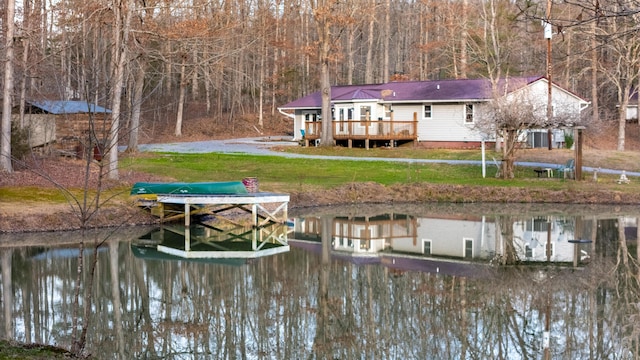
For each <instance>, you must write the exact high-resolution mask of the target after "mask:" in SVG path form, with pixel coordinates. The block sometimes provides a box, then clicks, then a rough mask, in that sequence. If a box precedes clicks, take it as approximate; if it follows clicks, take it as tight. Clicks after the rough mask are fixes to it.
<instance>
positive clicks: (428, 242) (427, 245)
mask: <svg viewBox="0 0 640 360" xmlns="http://www.w3.org/2000/svg"><path fill="white" fill-rule="evenodd" d="M422 244H423V246H424V250H423V251H422V253H423V254H425V255H431V240H422Z"/></svg>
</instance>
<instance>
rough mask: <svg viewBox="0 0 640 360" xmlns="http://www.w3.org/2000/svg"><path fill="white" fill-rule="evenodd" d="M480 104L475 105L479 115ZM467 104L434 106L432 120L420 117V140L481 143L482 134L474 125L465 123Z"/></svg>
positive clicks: (475, 110)
mask: <svg viewBox="0 0 640 360" xmlns="http://www.w3.org/2000/svg"><path fill="white" fill-rule="evenodd" d="M479 106H481V105H479V104H474V112H475V113H476V114H477V112H478V107H479ZM464 109H465V104H463V103H460V104H432V105H431V118H430V119H423V118H422V112H420V113H419V116H418V139H419V140H420V141H480V140H482V138H481V136H480V134H479V133H478V132H477V131H475V130H474V126H473V124H465V123H464V115H465V113H464Z"/></svg>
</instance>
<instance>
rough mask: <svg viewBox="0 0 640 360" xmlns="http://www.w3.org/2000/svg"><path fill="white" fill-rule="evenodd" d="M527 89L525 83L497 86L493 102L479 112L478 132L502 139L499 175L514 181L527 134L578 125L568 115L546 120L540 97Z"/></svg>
mask: <svg viewBox="0 0 640 360" xmlns="http://www.w3.org/2000/svg"><path fill="white" fill-rule="evenodd" d="M525 85H526V84H525V83H524V82H523V81H518V80H515V79H514V80H510V79H508V78H507V79H501V80H499V81H497V82H494V83H493V89H492V92H493V94H494V95H493V99H492V100H491V101H490V102H489V103H488V104H486V105H485V106H483V107H482V108H481V110H479V116H478V120H477V122H476V125H475V126H476V129H477V130H478V131H480V132H482V133H484V134H486V135H487V136H489V137H491V136H493V135H494V134H495V136H496V139H497V140H496V141H499V140H500V139H502V143H503V144H502V145H503V159H502V169H501V171H500V174H501V177H502V178H504V179H509V178H513V177H514V163H515V160H516V154H517V152H518V150H519V149H520V148H521V147H522V139H523V137H524V135H525V133H526V131H527V130H530V129H545V128H547V129H548V128H552V127H558V126H562V125H564V124H566V123H568V122H570V121H574V122H575V121H577V119H570V117H571V113H569V112H566V113H556V114H555V115H554V116H553V117H552V118H551V119H550V120H547V116H546V105H545V104H544V103H542V102H541V101H540V96H539V94H537V93H535V92H533V91H531V90H530V89H529V88H528V87H525ZM514 89H517V90H515V91H514ZM558 105H560V104H558ZM558 107H561V106H558Z"/></svg>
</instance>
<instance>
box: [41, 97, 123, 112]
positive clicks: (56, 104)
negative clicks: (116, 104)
mask: <svg viewBox="0 0 640 360" xmlns="http://www.w3.org/2000/svg"><path fill="white" fill-rule="evenodd" d="M29 103H30V104H31V105H32V106H35V107H37V108H39V109H42V110H43V111H45V112H48V113H50V114H54V115H60V114H84V113H89V112H92V113H107V114H110V113H111V110H109V109H106V108H103V107H102V106H98V105H94V104H90V103H88V102H86V101H71V100H42V101H30V102H29Z"/></svg>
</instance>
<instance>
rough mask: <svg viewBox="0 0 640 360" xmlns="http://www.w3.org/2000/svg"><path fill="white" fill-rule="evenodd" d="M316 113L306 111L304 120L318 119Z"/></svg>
mask: <svg viewBox="0 0 640 360" xmlns="http://www.w3.org/2000/svg"><path fill="white" fill-rule="evenodd" d="M318 118H319V116H318V114H317V113H306V114H304V121H306V122H313V121H318Z"/></svg>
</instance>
